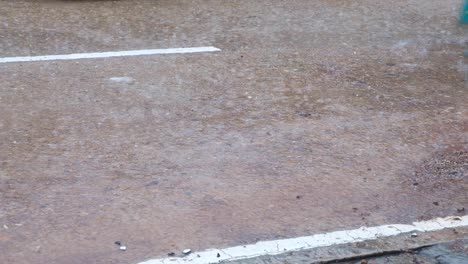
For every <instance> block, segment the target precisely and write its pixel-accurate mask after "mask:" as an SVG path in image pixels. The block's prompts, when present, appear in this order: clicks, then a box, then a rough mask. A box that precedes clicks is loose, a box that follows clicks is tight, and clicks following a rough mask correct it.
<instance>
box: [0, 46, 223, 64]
mask: <svg viewBox="0 0 468 264" xmlns="http://www.w3.org/2000/svg"><path fill="white" fill-rule="evenodd" d="M216 51H221V50H220V49H218V48H216V47H195V48H175V49H146V50H127V51H109V52H93V53H75V54H66V55H44V56H32V57H6V58H0V63H10V62H33V61H54V60H79V59H98V58H112V57H130V56H143V55H162V54H187V53H200V52H216Z"/></svg>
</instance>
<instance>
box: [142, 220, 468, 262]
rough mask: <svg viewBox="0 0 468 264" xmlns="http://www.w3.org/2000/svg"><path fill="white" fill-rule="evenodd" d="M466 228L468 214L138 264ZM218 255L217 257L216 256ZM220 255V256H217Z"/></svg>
mask: <svg viewBox="0 0 468 264" xmlns="http://www.w3.org/2000/svg"><path fill="white" fill-rule="evenodd" d="M462 226H468V215H466V216H462V217H453V216H451V217H446V218H437V219H433V220H429V221H423V222H415V223H413V224H412V225H399V224H396V225H383V226H376V227H361V228H359V229H354V230H345V231H336V232H331V233H326V234H317V235H313V236H306V237H298V238H290V239H281V240H273V241H263V242H258V243H256V244H252V245H245V246H236V247H231V248H225V249H208V250H206V251H203V252H195V253H192V254H190V255H188V256H186V257H183V258H163V259H152V260H147V261H144V262H140V263H139V264H168V263H174V264H185V263H190V264H211V263H218V262H220V261H230V260H239V259H249V258H254V257H259V256H263V255H278V254H282V253H287V252H291V251H299V250H305V249H312V248H317V247H326V246H332V245H337V244H345V243H352V242H361V241H366V240H372V239H376V238H383V237H389V236H395V235H399V234H402V233H409V232H428V231H437V230H442V229H445V228H454V227H462ZM218 254H219V255H218ZM218 256H219V257H218Z"/></svg>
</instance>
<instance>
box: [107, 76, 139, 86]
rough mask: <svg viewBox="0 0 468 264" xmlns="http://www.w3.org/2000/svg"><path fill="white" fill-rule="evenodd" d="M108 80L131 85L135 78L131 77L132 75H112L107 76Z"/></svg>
mask: <svg viewBox="0 0 468 264" xmlns="http://www.w3.org/2000/svg"><path fill="white" fill-rule="evenodd" d="M109 81H110V82H113V83H122V84H128V85H132V84H134V83H135V79H133V78H132V77H126V76H124V77H112V78H109Z"/></svg>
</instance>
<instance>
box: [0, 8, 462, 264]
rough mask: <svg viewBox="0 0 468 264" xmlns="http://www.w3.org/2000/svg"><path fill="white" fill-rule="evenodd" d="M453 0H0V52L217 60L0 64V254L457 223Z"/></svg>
mask: <svg viewBox="0 0 468 264" xmlns="http://www.w3.org/2000/svg"><path fill="white" fill-rule="evenodd" d="M458 2H459V1H455V0H446V1H424V0H410V1H400V0H397V1H370V0H369V1H366V0H358V1H346V2H343V1H306V0H297V1H279V0H278V1H276V0H275V1H246V0H245V1H244V0H243V1H214V0H210V1H201V0H200V1H198V0H197V1H168V0H167V1H149V0H140V1H136V0H135V1H5V0H4V1H0V53H1V56H0V57H7V56H29V55H49V54H67V53H76V52H96V51H116V50H132V49H143V48H145V49H146V48H174V47H196V46H216V47H218V48H220V49H222V51H221V52H218V53H207V54H192V55H167V56H146V57H132V58H113V59H96V60H80V61H61V62H35V63H11V64H0V113H1V114H0V201H1V204H0V228H1V230H0V263H136V262H138V261H142V260H145V259H147V258H152V257H163V256H165V255H166V254H167V253H168V252H180V251H181V250H182V249H184V248H191V249H193V250H199V249H206V248H211V247H217V248H221V247H226V246H233V245H238V244H244V243H253V242H255V241H258V240H267V239H277V238H287V237H295V236H303V235H310V234H313V233H318V232H327V231H334V230H339V229H350V228H356V227H359V226H362V225H368V226H371V225H381V224H388V223H410V222H413V221H417V220H425V219H431V218H434V217H438V216H447V215H456V214H466V211H465V212H464V211H463V210H462V209H463V208H465V210H466V209H467V208H468V192H467V188H468V178H467V170H468V168H467V166H468V165H467V164H468V159H467V151H468V144H467V138H468V133H467V132H468V112H467V105H468V93H467V89H468V88H467V86H466V84H465V83H464V76H465V75H466V64H465V63H466V61H464V58H463V50H464V49H466V43H467V40H468V37H467V36H468V35H467V31H466V29H464V28H462V27H461V26H460V25H458V22H457V16H458V15H459V3H458ZM123 76H127V77H131V78H132V79H133V80H134V81H131V82H127V83H125V82H121V83H116V82H112V81H110V80H109V79H110V78H112V77H123ZM2 226H5V227H7V228H5V227H2ZM117 240H118V241H122V242H124V243H125V244H126V245H127V246H128V250H127V251H126V252H120V251H119V250H118V247H117V246H116V245H114V241H117Z"/></svg>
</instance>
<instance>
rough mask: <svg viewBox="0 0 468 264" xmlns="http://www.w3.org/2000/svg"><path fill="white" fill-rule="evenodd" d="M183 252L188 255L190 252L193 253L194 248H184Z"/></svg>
mask: <svg viewBox="0 0 468 264" xmlns="http://www.w3.org/2000/svg"><path fill="white" fill-rule="evenodd" d="M182 253H184V254H185V255H188V254H190V253H192V250H191V249H184V251H182Z"/></svg>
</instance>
